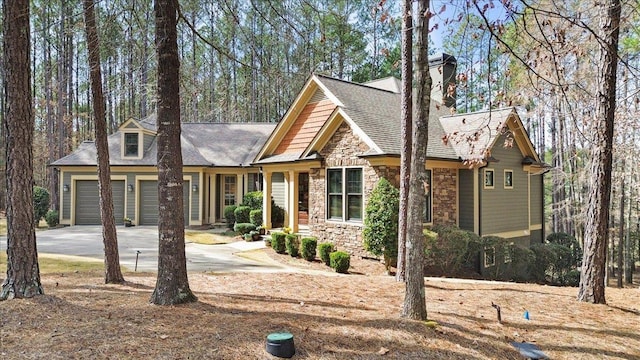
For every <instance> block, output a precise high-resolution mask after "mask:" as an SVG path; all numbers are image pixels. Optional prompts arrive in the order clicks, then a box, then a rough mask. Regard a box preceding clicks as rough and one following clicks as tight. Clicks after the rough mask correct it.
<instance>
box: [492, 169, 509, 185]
mask: <svg viewBox="0 0 640 360" xmlns="http://www.w3.org/2000/svg"><path fill="white" fill-rule="evenodd" d="M509 172H510V173H511V186H509V185H507V173H509ZM494 176H495V173H494ZM493 180H494V181H493V183H494V184H495V179H493ZM502 184H503V185H504V188H505V189H513V170H511V169H504V178H503V180H502Z"/></svg>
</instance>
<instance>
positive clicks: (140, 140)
mask: <svg viewBox="0 0 640 360" xmlns="http://www.w3.org/2000/svg"><path fill="white" fill-rule="evenodd" d="M127 134H138V155H137V156H127V155H126V141H125V140H126V137H127ZM143 147H144V135H143V134H142V132H141V131H137V130H136V131H122V138H121V141H120V154H121V158H122V159H127V160H136V159H137V160H140V159H142V154H144V149H143Z"/></svg>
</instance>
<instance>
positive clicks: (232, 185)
mask: <svg viewBox="0 0 640 360" xmlns="http://www.w3.org/2000/svg"><path fill="white" fill-rule="evenodd" d="M223 190H224V206H229V205H235V204H236V176H235V175H225V176H224V189H223Z"/></svg>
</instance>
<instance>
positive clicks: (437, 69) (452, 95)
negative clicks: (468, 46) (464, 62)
mask: <svg viewBox="0 0 640 360" xmlns="http://www.w3.org/2000/svg"><path fill="white" fill-rule="evenodd" d="M456 63H457V62H456V58H455V57H453V55H449V54H445V53H442V54H440V55H436V56H433V57H430V58H429V74H430V75H431V81H432V85H431V98H432V99H433V100H435V101H437V102H439V103H441V104H444V105H445V106H446V107H452V106H455V105H456V88H455V85H456ZM450 87H451V90H449V89H450Z"/></svg>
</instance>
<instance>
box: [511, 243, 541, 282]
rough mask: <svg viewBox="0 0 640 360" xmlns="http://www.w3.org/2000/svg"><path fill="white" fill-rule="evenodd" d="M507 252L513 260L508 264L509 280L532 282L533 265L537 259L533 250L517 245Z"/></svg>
mask: <svg viewBox="0 0 640 360" xmlns="http://www.w3.org/2000/svg"><path fill="white" fill-rule="evenodd" d="M506 251H508V254H509V257H510V258H511V261H510V262H508V263H507V264H506V265H507V270H506V272H507V274H509V278H508V280H513V281H519V282H523V281H530V280H531V279H532V274H531V264H532V263H534V262H535V259H536V256H535V253H534V252H533V250H531V249H528V248H524V247H520V246H517V245H509V246H508V249H507V250H506Z"/></svg>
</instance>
